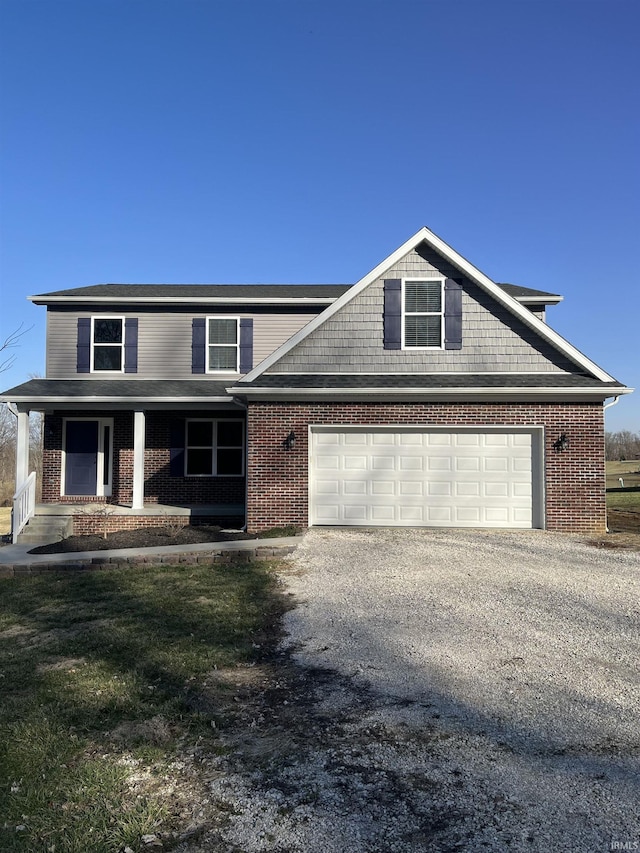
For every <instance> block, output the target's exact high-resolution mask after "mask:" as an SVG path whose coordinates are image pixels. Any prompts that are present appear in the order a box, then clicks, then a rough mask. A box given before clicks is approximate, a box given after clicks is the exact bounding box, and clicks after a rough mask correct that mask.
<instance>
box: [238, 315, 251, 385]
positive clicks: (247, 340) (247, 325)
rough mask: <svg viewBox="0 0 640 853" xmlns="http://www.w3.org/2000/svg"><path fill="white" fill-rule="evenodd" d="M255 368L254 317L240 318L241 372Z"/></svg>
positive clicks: (247, 371)
mask: <svg viewBox="0 0 640 853" xmlns="http://www.w3.org/2000/svg"><path fill="white" fill-rule="evenodd" d="M250 370H253V317H242V318H241V319H240V373H249V371H250Z"/></svg>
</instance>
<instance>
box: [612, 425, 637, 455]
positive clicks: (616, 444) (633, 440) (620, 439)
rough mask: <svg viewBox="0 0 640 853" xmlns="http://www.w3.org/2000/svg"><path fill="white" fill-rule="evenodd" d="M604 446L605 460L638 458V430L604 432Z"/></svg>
mask: <svg viewBox="0 0 640 853" xmlns="http://www.w3.org/2000/svg"><path fill="white" fill-rule="evenodd" d="M604 446H605V452H606V454H607V460H608V461H610V462H624V461H627V460H631V459H640V432H631V431H630V430H628V429H623V430H620V432H605V434H604Z"/></svg>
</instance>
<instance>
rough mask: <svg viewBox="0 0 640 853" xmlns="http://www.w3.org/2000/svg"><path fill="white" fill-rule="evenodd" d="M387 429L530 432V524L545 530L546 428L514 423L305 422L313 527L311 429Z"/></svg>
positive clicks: (309, 507)
mask: <svg viewBox="0 0 640 853" xmlns="http://www.w3.org/2000/svg"><path fill="white" fill-rule="evenodd" d="M373 429H375V430H380V429H384V430H389V431H393V432H402V431H407V430H413V431H416V430H417V431H424V432H452V431H456V432H507V433H516V432H517V433H520V432H524V433H530V434H531V439H532V440H531V488H532V494H531V516H532V517H531V527H532V529H541V530H545V529H546V514H545V507H546V478H545V455H544V454H545V450H544V447H545V441H544V439H545V431H546V428H545V427H544V426H541V425H540V424H531V425H522V424H517V425H515V426H512V425H511V424H500V425H498V424H489V425H487V424H464V425H461V426H455V425H453V424H446V425H445V424H442V425H434V424H412V425H410V426H409V425H408V424H324V423H323V424H311V423H310V424H308V425H307V457H308V458H307V472H308V476H307V525H308V526H309V527H311V526H312V520H311V515H312V512H313V505H312V484H313V471H314V469H313V464H312V460H313V440H312V434H313V433H314V432H323V431H327V432H331V431H339V432H358V431H367V430H373Z"/></svg>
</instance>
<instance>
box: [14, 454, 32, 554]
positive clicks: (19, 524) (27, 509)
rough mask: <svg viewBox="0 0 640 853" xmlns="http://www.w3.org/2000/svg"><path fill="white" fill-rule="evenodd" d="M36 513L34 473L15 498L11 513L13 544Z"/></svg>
mask: <svg viewBox="0 0 640 853" xmlns="http://www.w3.org/2000/svg"><path fill="white" fill-rule="evenodd" d="M35 511H36V472H35V471H32V472H31V473H30V474H29V476H28V477H27V479H26V480H25V481H24V483H23V484H22V485H21V486H20V488H19V489H18V491H17V492H16V493H15V495H14V496H13V511H12V513H11V533H12V534H13V544H14V545H15V543H16V542H17V541H18V534H19V533H20V531H21V530H22V528H23V527H24V526H25V524H26V523H27V522H28V521H29V519H30V518H31V517H32V516H33V515H34V514H35Z"/></svg>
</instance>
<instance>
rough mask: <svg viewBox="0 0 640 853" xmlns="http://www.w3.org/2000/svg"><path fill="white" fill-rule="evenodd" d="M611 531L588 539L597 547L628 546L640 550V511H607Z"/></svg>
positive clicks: (633, 549)
mask: <svg viewBox="0 0 640 853" xmlns="http://www.w3.org/2000/svg"><path fill="white" fill-rule="evenodd" d="M607 522H608V524H609V533H607V534H605V535H604V536H597V537H594V538H593V539H589V540H587V541H588V542H589V544H590V545H594V546H595V547H596V548H612V549H614V548H628V549H630V550H632V551H640V512H639V511H638V510H623V509H610V510H609V511H608V512H607Z"/></svg>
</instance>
